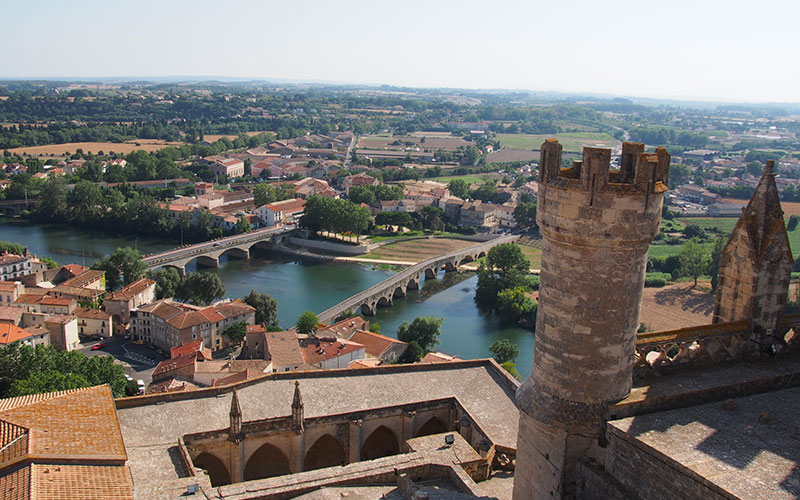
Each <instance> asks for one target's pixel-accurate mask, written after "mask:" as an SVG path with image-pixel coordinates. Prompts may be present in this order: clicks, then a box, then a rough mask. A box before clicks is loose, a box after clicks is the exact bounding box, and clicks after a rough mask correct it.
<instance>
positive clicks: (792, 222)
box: [786, 215, 800, 231]
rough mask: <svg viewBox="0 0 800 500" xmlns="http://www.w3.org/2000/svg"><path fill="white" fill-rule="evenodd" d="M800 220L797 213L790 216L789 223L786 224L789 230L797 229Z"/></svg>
mask: <svg viewBox="0 0 800 500" xmlns="http://www.w3.org/2000/svg"><path fill="white" fill-rule="evenodd" d="M798 222H800V217H798V216H797V215H792V216H791V217H789V224H787V225H786V230H787V231H794V230H795V229H797V223H798Z"/></svg>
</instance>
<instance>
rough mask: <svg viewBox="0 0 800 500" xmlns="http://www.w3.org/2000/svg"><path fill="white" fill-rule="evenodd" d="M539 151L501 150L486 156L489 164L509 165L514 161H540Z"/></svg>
mask: <svg viewBox="0 0 800 500" xmlns="http://www.w3.org/2000/svg"><path fill="white" fill-rule="evenodd" d="M538 160H539V151H538V150H537V151H530V150H527V149H505V148H503V149H501V150H500V151H495V152H493V153H489V154H488V155H487V156H486V162H487V163H508V162H512V161H538Z"/></svg>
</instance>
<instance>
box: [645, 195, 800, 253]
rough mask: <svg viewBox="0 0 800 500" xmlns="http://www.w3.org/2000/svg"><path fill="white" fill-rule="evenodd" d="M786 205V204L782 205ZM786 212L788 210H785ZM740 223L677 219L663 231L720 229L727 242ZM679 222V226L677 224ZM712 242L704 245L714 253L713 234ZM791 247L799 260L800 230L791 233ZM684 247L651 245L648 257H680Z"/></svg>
mask: <svg viewBox="0 0 800 500" xmlns="http://www.w3.org/2000/svg"><path fill="white" fill-rule="evenodd" d="M782 205H785V203H782ZM784 210H786V209H785V208H784ZM737 221H738V219H737V218H734V217H691V218H682V219H676V220H675V221H672V224H669V222H670V221H662V231H665V230H667V229H665V225H668V226H669V227H671V228H673V229H672V230H674V231H679V230H681V229H678V228H679V227H680V226H681V225H683V226H687V225H689V224H694V225H696V226H699V227H700V228H702V229H710V228H713V227H716V228H718V229H719V232H718V233H717V234H718V235H719V237H721V238H723V239H725V240H727V238H728V235H730V234H731V231H733V228H734V227H735V226H736V222H737ZM675 222H677V224H676V223H675ZM788 222H789V219H788V217H787V218H786V223H787V224H788ZM710 236H711V241H709V242H706V243H704V246H705V247H706V248H708V251H709V252H710V251H712V250H713V249H714V240H715V239H716V237H717V236H716V235H714V234H713V233H712V234H711V235H710ZM788 236H789V246H790V247H791V248H792V255H793V256H794V257H795V258H797V257H800V228H797V229H795V230H794V231H789V233H788ZM682 248H683V245H682V244H681V245H651V246H650V251H649V252H648V255H649V256H650V257H669V256H671V255H678V254H679V253H681V249H682Z"/></svg>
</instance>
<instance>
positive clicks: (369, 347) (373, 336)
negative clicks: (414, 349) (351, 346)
mask: <svg viewBox="0 0 800 500" xmlns="http://www.w3.org/2000/svg"><path fill="white" fill-rule="evenodd" d="M350 340H351V341H353V342H356V343H359V344H361V345H363V346H364V347H365V348H366V353H367V356H372V357H375V358H380V357H381V355H382V354H383V353H384V352H386V351H387V350H388V349H389V348H390V347H392V346H393V345H395V344H405V342H401V341H399V340H397V339H393V338H389V337H384V336H383V335H378V334H377V333H373V332H369V331H365V330H358V331H356V332H355V333H354V334H353V335H352V336H351V337H350Z"/></svg>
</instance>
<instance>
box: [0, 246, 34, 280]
mask: <svg viewBox="0 0 800 500" xmlns="http://www.w3.org/2000/svg"><path fill="white" fill-rule="evenodd" d="M31 261H32V258H31V256H29V255H15V254H12V253H4V254H2V255H0V281H16V279H17V278H21V277H22V276H25V275H28V274H31V273H32V272H35V269H34V268H33V267H32V263H31Z"/></svg>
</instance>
